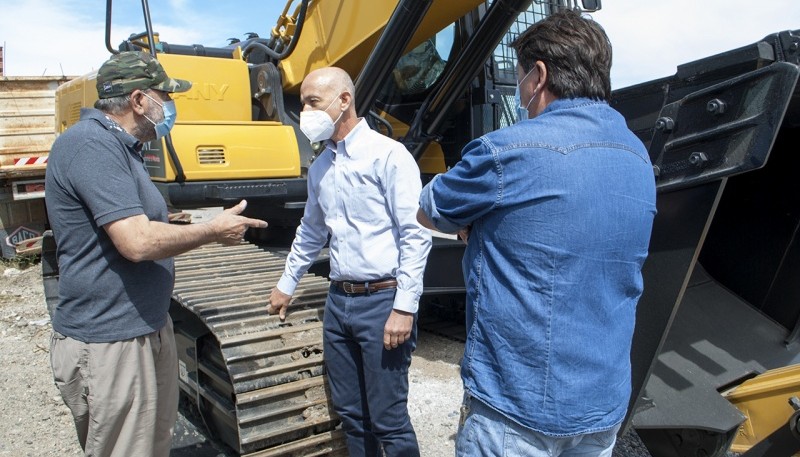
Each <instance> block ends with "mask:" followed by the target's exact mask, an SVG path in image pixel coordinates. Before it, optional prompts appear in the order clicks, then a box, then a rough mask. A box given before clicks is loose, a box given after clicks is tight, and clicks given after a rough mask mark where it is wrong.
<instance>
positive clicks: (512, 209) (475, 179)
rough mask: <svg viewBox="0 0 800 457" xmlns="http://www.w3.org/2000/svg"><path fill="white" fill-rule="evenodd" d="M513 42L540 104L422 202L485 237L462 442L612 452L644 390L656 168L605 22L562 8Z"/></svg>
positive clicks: (493, 448) (468, 351) (436, 221)
mask: <svg viewBox="0 0 800 457" xmlns="http://www.w3.org/2000/svg"><path fill="white" fill-rule="evenodd" d="M512 46H513V47H514V49H515V50H516V52H517V55H518V57H519V63H518V65H517V81H518V90H519V97H520V100H521V108H522V109H523V112H526V113H525V114H528V115H529V118H530V119H527V120H522V121H521V122H519V123H517V124H515V125H513V126H510V127H507V128H504V129H501V130H498V131H495V132H491V133H489V134H487V135H484V136H483V137H481V138H478V139H477V140H474V141H472V142H471V143H469V144H468V145H467V146H466V148H465V149H464V151H463V154H462V159H461V161H460V162H459V163H458V164H456V166H454V167H453V168H452V169H451V170H449V171H448V172H447V173H444V174H442V175H438V176H436V177H435V178H434V180H433V181H431V182H430V183H429V184H428V185H427V186H425V188H424V189H423V190H422V194H421V200H420V211H419V212H418V215H417V217H418V219H419V220H420V222H421V223H422V224H423V225H426V226H428V227H430V228H436V229H438V230H440V231H443V232H448V233H456V232H460V233H461V235H462V238H464V239H465V240H466V238H467V236H468V237H469V239H468V243H467V249H466V252H465V254H464V260H463V268H464V276H465V283H466V288H467V343H466V347H465V351H464V358H463V361H462V367H461V376H462V378H463V381H464V388H465V401H464V407H463V408H462V418H461V426H460V428H459V433H458V439H457V443H456V454H457V455H462V456H476V455H482V456H487V455H491V456H523V455H524V456H539V455H550V456H552V455H582V456H584V455H601V456H610V455H611V451H612V448H613V446H614V442H615V437H616V433H617V432H618V431H619V427H620V424H621V422H622V420H623V418H624V416H625V413H626V409H627V405H628V400H629V397H630V394H631V384H630V349H631V338H632V335H633V327H634V321H635V311H636V303H637V301H638V299H639V297H640V296H641V294H642V288H643V285H642V275H641V268H642V264H643V263H644V260H645V258H646V257H647V248H648V244H649V241H650V232H651V228H652V223H653V217H654V215H655V212H656V209H655V180H654V176H653V170H652V166H651V164H650V160H649V158H648V154H647V150H646V149H645V147H644V145H642V143H641V142H640V141H639V140H638V139H637V138H636V137H635V136H634V134H633V133H632V132H631V131H630V130H628V128H627V127H626V124H625V120H624V119H623V117H622V116H621V115H620V114H619V113H617V112H616V111H614V110H613V109H612V108H611V107H609V106H608V104H607V100H608V98H609V96H610V93H611V88H610V76H609V75H610V67H611V47H610V44H609V42H608V38H607V36H606V34H605V32H604V31H603V29H602V28H601V27H600V26H599V25H598V24H596V23H594V22H593V21H591V20H589V19H586V18H582V17H581V16H580V14H578V13H576V12H573V11H565V12H561V13H557V14H554V15H552V16H550V17H549V18H547V19H545V20H543V21H541V22H538V23H536V24H534V25H533V26H531V27H530V28H529V29H528V30H526V31H525V32H524V33H522V34H521V35H520V37H519V38H517V40H515V41H514V43H512Z"/></svg>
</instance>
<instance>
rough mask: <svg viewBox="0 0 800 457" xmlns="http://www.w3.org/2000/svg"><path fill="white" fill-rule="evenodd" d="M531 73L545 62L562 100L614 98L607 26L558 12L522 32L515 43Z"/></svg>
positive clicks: (573, 13)
mask: <svg viewBox="0 0 800 457" xmlns="http://www.w3.org/2000/svg"><path fill="white" fill-rule="evenodd" d="M511 47H512V48H514V50H515V51H516V52H517V58H518V59H519V64H520V65H521V66H522V69H523V70H524V71H525V72H526V73H527V72H529V71H530V70H531V69H532V68H533V66H534V65H535V64H536V61H538V60H541V61H542V62H544V64H545V66H546V67H547V84H548V88H549V90H550V92H552V93H553V95H555V96H556V97H558V98H577V97H586V98H591V99H594V100H605V101H608V99H609V98H610V97H611V42H609V40H608V36H607V35H606V32H605V30H603V27H601V26H600V24H598V23H597V22H595V21H593V20H592V19H589V18H585V17H583V16H581V14H580V13H578V12H576V11H573V10H564V11H560V12H557V13H555V14H553V15H551V16H549V17H547V18H545V19H543V20H541V21H539V22H537V23H535V24H533V25H531V26H530V27H528V29H527V30H525V31H524V32H522V33H521V34H520V35H519V36H518V37H517V38H516V39H515V40H514V41H513V42H512V43H511Z"/></svg>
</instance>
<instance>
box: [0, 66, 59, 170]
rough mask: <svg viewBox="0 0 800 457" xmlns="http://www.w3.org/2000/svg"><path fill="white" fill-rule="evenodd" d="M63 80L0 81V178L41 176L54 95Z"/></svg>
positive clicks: (49, 138)
mask: <svg viewBox="0 0 800 457" xmlns="http://www.w3.org/2000/svg"><path fill="white" fill-rule="evenodd" d="M68 80H69V78H66V77H52V76H43V77H28V76H20V77H2V78H0V177H5V178H9V177H30V176H37V175H38V176H41V175H43V174H44V169H45V165H46V157H47V155H48V153H49V152H50V146H51V145H52V144H53V140H54V139H55V133H54V132H55V91H56V88H57V87H58V86H59V85H61V84H63V83H65V82H67V81H68Z"/></svg>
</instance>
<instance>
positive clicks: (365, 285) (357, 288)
mask: <svg viewBox="0 0 800 457" xmlns="http://www.w3.org/2000/svg"><path fill="white" fill-rule="evenodd" d="M331 284H332V285H333V286H334V287H336V288H337V289H339V290H341V291H343V292H344V293H346V294H365V293H367V292H369V293H372V292H377V291H379V290H383V289H394V288H395V287H397V280H395V279H382V280H380V281H375V282H369V281H365V282H348V281H331Z"/></svg>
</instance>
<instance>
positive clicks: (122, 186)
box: [45, 109, 174, 343]
mask: <svg viewBox="0 0 800 457" xmlns="http://www.w3.org/2000/svg"><path fill="white" fill-rule="evenodd" d="M45 202H46V204H47V215H48V218H49V220H50V225H51V227H52V229H53V233H54V235H55V239H56V243H57V244H58V265H59V269H60V279H59V284H58V295H59V303H58V308H57V309H56V311H55V315H54V317H53V330H55V331H57V332H59V333H61V334H63V335H66V336H68V337H70V338H74V339H76V340H79V341H83V342H87V343H105V342H113V341H121V340H126V339H130V338H134V337H137V336H142V335H146V334H148V333H151V332H154V331H156V330H158V329H160V328H161V327H162V326H163V325H164V324H165V323H166V319H167V312H168V310H169V301H170V296H171V294H172V286H173V283H174V266H173V261H172V259H171V258H169V259H165V260H158V261H143V262H138V263H134V262H131V261H129V260H127V259H126V258H124V257H123V256H122V255H121V254H120V253H119V251H117V249H116V247H115V246H114V243H113V242H112V241H111V238H109V236H108V234H107V233H106V231H105V229H103V226H104V225H106V224H108V223H110V222H114V221H116V220H120V219H123V218H126V217H130V216H135V215H139V214H144V215H146V216H147V217H148V218H149V219H150V220H154V221H161V222H167V207H166V204H165V202H164V199H163V198H162V196H161V194H160V193H159V192H158V190H157V189H156V187H155V186H154V185H153V183H152V182H151V181H150V176H149V175H148V174H147V170H146V168H145V165H144V161H143V159H142V155H141V144H140V143H139V142H138V141H137V140H136V138H134V137H133V136H131V135H130V134H128V133H127V132H125V131H124V130H123V129H122V128H120V127H119V125H117V124H116V123H115V122H113V121H112V120H111V119H109V118H108V117H106V116H105V114H103V113H102V112H101V111H98V110H95V109H82V110H81V119H80V121H79V122H78V123H77V124H75V125H74V126H72V127H70V128H69V129H68V130H67V131H66V132H64V133H63V134H61V135H60V136H59V137H58V138H57V139H56V141H55V143H53V147H52V150H51V151H50V156H49V159H48V164H47V177H46V191H45Z"/></svg>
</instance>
